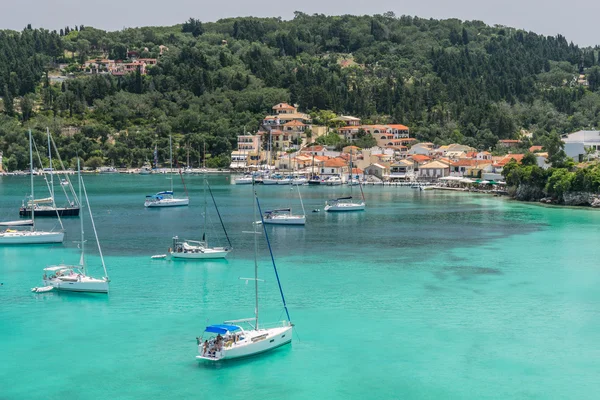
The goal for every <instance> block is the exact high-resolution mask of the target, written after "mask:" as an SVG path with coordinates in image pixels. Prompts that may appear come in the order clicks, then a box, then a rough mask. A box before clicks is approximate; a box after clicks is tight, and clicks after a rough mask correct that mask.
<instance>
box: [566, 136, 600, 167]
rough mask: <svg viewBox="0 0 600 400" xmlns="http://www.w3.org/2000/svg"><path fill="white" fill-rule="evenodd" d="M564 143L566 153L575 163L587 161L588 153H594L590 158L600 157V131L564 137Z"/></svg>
mask: <svg viewBox="0 0 600 400" xmlns="http://www.w3.org/2000/svg"><path fill="white" fill-rule="evenodd" d="M562 141H563V143H564V144H565V153H567V156H568V157H571V158H572V159H573V160H574V161H575V162H581V161H586V160H587V157H588V153H587V151H588V150H590V151H593V153H591V154H590V157H592V158H597V157H598V156H599V155H600V131H577V132H573V133H570V134H568V135H564V136H563V137H562Z"/></svg>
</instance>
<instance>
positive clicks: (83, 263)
mask: <svg viewBox="0 0 600 400" xmlns="http://www.w3.org/2000/svg"><path fill="white" fill-rule="evenodd" d="M77 179H78V180H79V198H80V199H81V198H82V197H81V185H82V180H81V164H80V161H79V157H77ZM79 229H80V230H81V244H80V246H81V257H80V258H79V265H81V271H82V272H83V274H84V275H85V241H84V238H85V235H84V232H83V204H80V205H79Z"/></svg>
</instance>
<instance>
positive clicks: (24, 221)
mask: <svg viewBox="0 0 600 400" xmlns="http://www.w3.org/2000/svg"><path fill="white" fill-rule="evenodd" d="M0 226H33V220H32V219H20V220H16V221H5V222H0Z"/></svg>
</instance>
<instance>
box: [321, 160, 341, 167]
mask: <svg viewBox="0 0 600 400" xmlns="http://www.w3.org/2000/svg"><path fill="white" fill-rule="evenodd" d="M323 166H325V167H330V168H340V167H345V166H346V161H345V160H342V159H341V158H330V159H329V160H327V161H325V163H324V164H323Z"/></svg>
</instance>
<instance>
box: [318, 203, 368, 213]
mask: <svg viewBox="0 0 600 400" xmlns="http://www.w3.org/2000/svg"><path fill="white" fill-rule="evenodd" d="M364 209H365V203H360V204H356V203H338V204H334V205H327V206H325V211H329V212H344V211H364Z"/></svg>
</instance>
